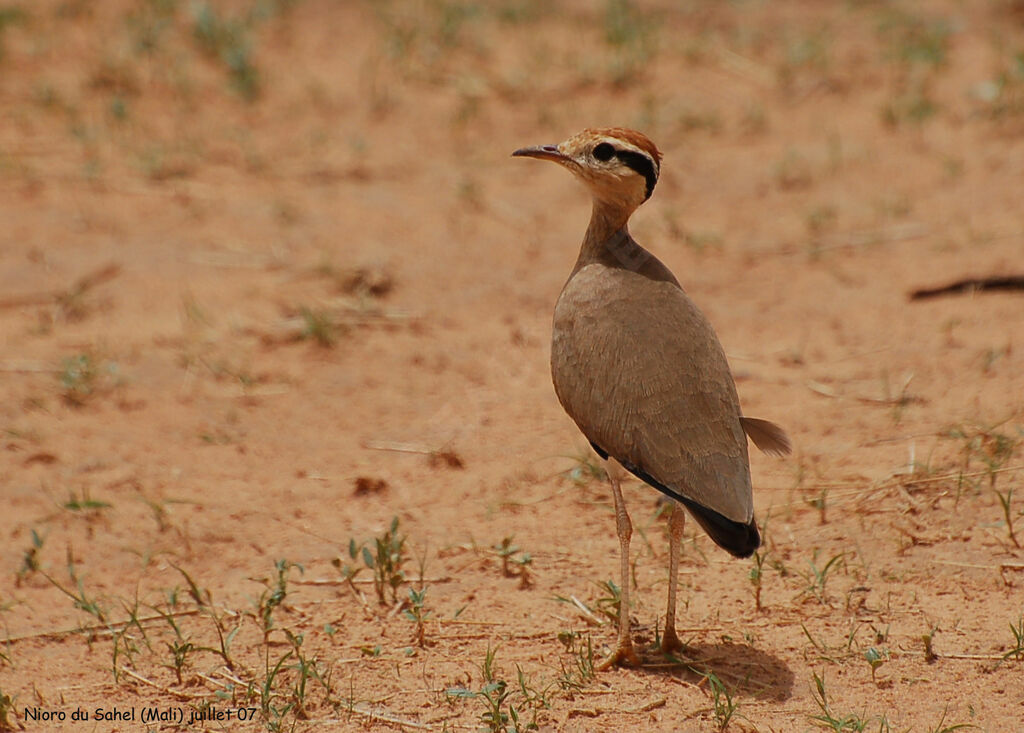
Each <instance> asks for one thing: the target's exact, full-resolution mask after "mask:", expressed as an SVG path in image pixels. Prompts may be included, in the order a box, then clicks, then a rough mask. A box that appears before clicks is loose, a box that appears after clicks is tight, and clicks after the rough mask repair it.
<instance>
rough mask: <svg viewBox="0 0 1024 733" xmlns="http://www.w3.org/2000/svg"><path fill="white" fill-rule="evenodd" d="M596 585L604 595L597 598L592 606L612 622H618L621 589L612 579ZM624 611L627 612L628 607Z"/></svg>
mask: <svg viewBox="0 0 1024 733" xmlns="http://www.w3.org/2000/svg"><path fill="white" fill-rule="evenodd" d="M597 586H598V587H599V588H601V590H603V591H604V595H603V596H601V597H600V598H598V599H597V601H596V602H595V604H594V607H595V608H596V610H597V612H598V613H600V614H601V615H602V616H604V617H605V618H607V619H608V620H609V621H611V622H612V623H613V624H617V623H619V614H620V613H622V589H621V588H619V586H618V584H617V583H616V582H615V581H614V580H604V581H601V582H600V583H598V584H597ZM626 612H627V613H628V612H629V611H628V609H627V611H626Z"/></svg>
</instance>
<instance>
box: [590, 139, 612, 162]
mask: <svg viewBox="0 0 1024 733" xmlns="http://www.w3.org/2000/svg"><path fill="white" fill-rule="evenodd" d="M613 155H615V148H613V147H612V146H611V143H600V144H599V145H597V146H596V147H595V148H594V157H595V158H597V159H598V160H602V161H604V160H611V159H612V156H613Z"/></svg>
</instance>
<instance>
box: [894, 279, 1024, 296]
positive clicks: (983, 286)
mask: <svg viewBox="0 0 1024 733" xmlns="http://www.w3.org/2000/svg"><path fill="white" fill-rule="evenodd" d="M996 290H1024V275H1005V276H1001V275H995V276H992V277H969V278H964V279H963V280H957V281H955V282H951V283H949V284H948V285H942V286H940V287H937V288H919V289H918V290H914V291H912V292H911V293H910V299H911V300H924V299H925V298H936V297H938V296H940V295H961V294H966V295H971V294H973V293H980V292H985V291H996Z"/></svg>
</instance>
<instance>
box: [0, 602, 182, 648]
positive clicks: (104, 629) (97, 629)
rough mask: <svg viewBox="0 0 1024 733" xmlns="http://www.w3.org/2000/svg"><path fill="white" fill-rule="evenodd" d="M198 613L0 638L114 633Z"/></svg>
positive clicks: (11, 640) (9, 640)
mask: <svg viewBox="0 0 1024 733" xmlns="http://www.w3.org/2000/svg"><path fill="white" fill-rule="evenodd" d="M197 613H199V609H198V608H192V609H189V610H187V611H177V612H175V613H161V614H154V615H152V616H143V617H142V618H138V619H133V620H131V621H119V622H117V623H110V624H93V625H92V626H78V627H76V628H73V629H59V630H56V631H36V632H33V633H31V634H22V635H21V636H10V637H8V638H6V639H0V643H3V644H14V643H16V642H19V641H25V640H27V639H59V638H60V637H62V636H71V635H72V634H113V633H115V631H121V630H124V629H126V628H128V627H129V626H134V625H135V624H136V623H140V624H143V623H148V622H150V621H166V620H167V618H168V617H171V618H179V617H181V616H194V615H195V614H197Z"/></svg>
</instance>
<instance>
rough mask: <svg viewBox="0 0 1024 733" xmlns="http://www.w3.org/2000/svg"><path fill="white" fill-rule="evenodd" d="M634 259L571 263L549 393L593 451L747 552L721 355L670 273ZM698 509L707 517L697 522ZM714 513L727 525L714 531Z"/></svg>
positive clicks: (749, 516) (751, 530) (744, 483)
mask: <svg viewBox="0 0 1024 733" xmlns="http://www.w3.org/2000/svg"><path fill="white" fill-rule="evenodd" d="M626 236H628V235H626ZM630 243H631V244H632V245H633V246H635V247H639V245H635V243H632V241H631V242H630ZM640 252H641V253H642V254H643V255H644V256H645V257H643V258H642V260H638V261H640V262H642V266H639V267H635V268H631V267H627V266H623V265H622V264H621V263H619V262H616V261H615V260H614V259H608V258H600V259H595V260H593V261H589V262H587V261H582V260H581V261H580V262H578V263H577V267H576V269H575V270H574V271H573V274H572V276H571V277H570V278H569V281H568V282H567V283H566V285H565V287H564V289H563V290H562V294H561V295H560V296H559V299H558V303H557V305H556V307H555V316H554V329H553V338H552V347H551V372H552V378H553V381H554V384H555V391H556V393H557V394H558V398H559V401H560V402H561V403H562V406H563V407H564V408H565V410H566V412H568V413H569V415H570V417H572V419H573V420H574V421H575V422H576V424H577V425H578V426H579V427H580V429H581V430H582V431H583V433H584V435H585V436H586V437H587V439H588V440H590V442H591V443H592V444H593V445H594V446H595V447H596V448H597V449H598V450H599V451H600V452H602V453H606V454H608V455H610V456H612V457H613V458H615V459H617V460H618V461H619V462H620V463H622V464H623V465H624V466H625V467H626V468H628V469H629V470H630V471H632V472H633V473H635V474H636V475H638V476H640V477H641V478H643V479H644V480H645V481H648V483H651V484H652V485H654V486H655V487H656V488H659V489H660V490H662V491H664V492H665V493H669V494H670V495H675V498H677V499H682V500H683V501H684V503H686V504H687V505H688V506H689V507H690V509H691V511H693V510H694V509H695V508H696V509H697V510H698V511H695V512H694V515H695V517H696V518H697V519H698V521H700V522H701V524H702V525H703V526H704V527H705V529H707V530H708V531H709V533H710V534H711V536H712V537H713V538H714V539H715V541H716V542H718V543H719V544H721V545H722V546H723V547H725V548H726V549H728V550H730V551H732V552H734V554H744V555H745V554H750V552H752V551H753V549H755V548H756V547H757V545H758V542H759V538H758V536H757V530H756V526H755V525H754V522H753V498H752V492H751V484H750V467H749V459H748V456H747V443H746V437H745V435H744V432H743V428H742V426H741V423H740V414H741V413H740V406H739V399H738V397H737V394H736V387H735V384H734V383H733V379H732V375H731V373H730V371H729V365H728V362H727V361H726V358H725V352H724V350H723V349H722V346H721V344H720V343H719V341H718V337H717V336H716V335H715V332H714V330H713V329H712V327H711V324H710V323H709V322H708V321H707V319H706V318H705V317H704V315H703V314H702V313H701V312H700V310H698V308H697V307H696V306H695V305H694V304H693V302H692V301H691V300H690V299H689V298H688V297H687V295H686V293H684V292H683V290H682V288H681V287H680V286H679V284H678V282H677V281H676V279H675V278H674V277H673V276H672V274H671V272H669V270H668V269H667V268H666V267H665V266H664V265H663V264H662V263H661V262H659V261H658V260H657V259H656V258H654V257H653V255H650V254H649V253H648V252H646V250H642V249H641V250H640ZM666 490H667V491H666ZM694 505H697V506H696V507H695V506H694ZM701 508H705V509H710V510H711V513H707V514H708V516H705V517H704V518H703V519H702V517H701V516H700V513H699V510H700V509H701ZM713 515H721V518H724V519H725V520H727V521H726V522H725V525H729V526H728V527H726V528H725V529H722V528H719V527H717V523H718V519H719V517H715V516H713ZM709 517H710V518H709ZM705 520H707V521H705ZM708 522H711V524H712V525H715V526H709V524H708ZM733 523H736V525H737V526H736V527H732V526H731V525H732V524H733ZM716 533H717V536H716ZM723 533H724V535H723ZM736 533H739V534H738V535H737V536H735V537H733V536H732V535H733V534H736Z"/></svg>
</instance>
